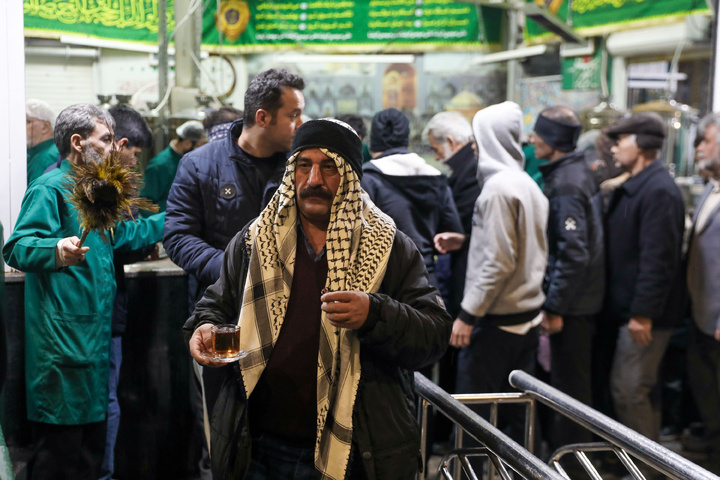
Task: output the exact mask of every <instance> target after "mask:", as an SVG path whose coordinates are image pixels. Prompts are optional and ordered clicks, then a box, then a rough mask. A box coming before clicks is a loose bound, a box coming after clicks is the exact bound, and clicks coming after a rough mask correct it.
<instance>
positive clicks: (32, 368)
mask: <svg viewBox="0 0 720 480" xmlns="http://www.w3.org/2000/svg"><path fill="white" fill-rule="evenodd" d="M114 126H115V122H114V121H113V119H112V117H111V116H110V115H109V114H108V113H107V112H106V111H104V110H102V109H100V108H98V107H96V106H95V105H90V104H78V105H72V106H70V107H68V108H66V109H65V110H63V111H62V112H60V115H58V118H57V122H56V126H55V144H56V145H57V146H58V151H59V152H60V155H61V156H62V158H63V161H62V164H61V165H60V168H57V169H55V170H53V171H51V172H49V173H47V174H45V175H43V176H41V177H40V178H38V179H37V180H36V181H35V182H33V183H32V185H30V187H29V188H28V190H27V192H26V193H25V198H24V199H23V202H22V206H21V209H20V215H19V217H18V220H17V223H16V225H15V230H14V231H13V233H12V235H11V236H10V238H9V239H8V242H7V244H6V245H5V247H4V248H3V256H4V258H5V260H6V261H7V263H8V264H9V265H10V266H12V267H14V268H16V269H18V270H21V271H23V272H25V329H26V337H25V341H26V343H25V362H26V364H25V371H26V391H27V412H28V419H29V420H30V421H31V422H32V428H33V437H34V441H35V452H34V455H33V457H32V458H31V460H30V461H29V463H28V478H30V479H33V480H34V479H37V480H40V479H48V478H52V479H68V480H70V479H78V478H87V479H95V478H98V476H99V475H98V474H99V467H100V463H101V462H102V459H103V454H104V451H105V429H106V413H107V406H108V375H109V373H108V355H109V351H110V323H111V316H112V303H113V300H114V298H115V279H114V272H113V266H112V261H113V251H114V250H115V249H138V248H141V247H144V246H145V245H149V244H152V243H155V242H157V241H159V240H160V239H161V238H162V228H163V223H164V219H165V218H164V214H159V215H155V216H153V217H152V218H148V219H142V220H138V221H137V222H133V221H126V222H120V223H118V224H117V227H116V228H115V230H114V231H113V234H112V235H109V232H108V237H109V240H108V241H105V240H103V239H102V238H101V236H100V233H99V232H96V231H93V232H91V233H90V234H89V235H88V236H87V239H86V240H85V244H84V245H83V246H82V247H80V246H79V239H78V237H77V235H78V233H79V232H80V221H79V218H78V212H77V211H76V210H75V207H73V206H72V205H71V204H70V203H68V202H66V200H65V199H66V198H67V196H68V194H69V192H70V186H69V185H68V182H69V179H70V174H71V171H72V165H73V164H75V165H78V164H81V163H83V162H87V161H98V160H99V159H101V158H103V157H105V156H106V155H108V154H109V153H110V150H111V148H112V145H113V128H114Z"/></svg>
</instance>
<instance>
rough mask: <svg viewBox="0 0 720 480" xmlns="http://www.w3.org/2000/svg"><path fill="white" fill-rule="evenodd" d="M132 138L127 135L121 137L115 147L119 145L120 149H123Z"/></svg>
mask: <svg viewBox="0 0 720 480" xmlns="http://www.w3.org/2000/svg"><path fill="white" fill-rule="evenodd" d="M129 141H130V140H128V139H127V137H124V138H121V139H120V140H118V141H117V142H115V147H117V149H118V150H122V149H123V148H125V146H126V145H127V144H128V142H129Z"/></svg>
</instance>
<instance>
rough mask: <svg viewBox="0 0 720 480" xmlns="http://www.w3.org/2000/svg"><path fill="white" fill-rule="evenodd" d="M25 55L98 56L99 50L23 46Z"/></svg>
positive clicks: (96, 57)
mask: <svg viewBox="0 0 720 480" xmlns="http://www.w3.org/2000/svg"><path fill="white" fill-rule="evenodd" d="M25 55H26V56H38V57H64V58H94V59H98V58H100V51H99V50H98V49H97V48H72V47H68V46H65V47H35V46H28V47H25Z"/></svg>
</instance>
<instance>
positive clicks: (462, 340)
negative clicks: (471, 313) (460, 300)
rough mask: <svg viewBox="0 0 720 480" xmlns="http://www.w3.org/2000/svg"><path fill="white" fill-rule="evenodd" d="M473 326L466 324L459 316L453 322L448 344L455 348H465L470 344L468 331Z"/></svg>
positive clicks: (469, 331)
mask: <svg viewBox="0 0 720 480" xmlns="http://www.w3.org/2000/svg"><path fill="white" fill-rule="evenodd" d="M472 329H473V326H472V325H468V324H467V323H465V322H463V321H462V320H460V319H459V318H456V319H455V321H454V322H453V328H452V333H451V334H450V345H452V346H453V347H457V348H465V347H467V346H468V345H470V333H472Z"/></svg>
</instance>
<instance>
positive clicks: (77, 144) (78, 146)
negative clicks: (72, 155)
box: [70, 133, 85, 155]
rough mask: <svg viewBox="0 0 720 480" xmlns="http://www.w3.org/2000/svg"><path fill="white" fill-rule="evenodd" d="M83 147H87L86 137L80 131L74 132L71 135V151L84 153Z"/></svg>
mask: <svg viewBox="0 0 720 480" xmlns="http://www.w3.org/2000/svg"><path fill="white" fill-rule="evenodd" d="M83 148H85V139H84V138H82V136H81V135H80V134H79V133H73V134H72V136H71V137H70V151H71V152H78V153H79V154H81V155H82V153H83Z"/></svg>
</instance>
